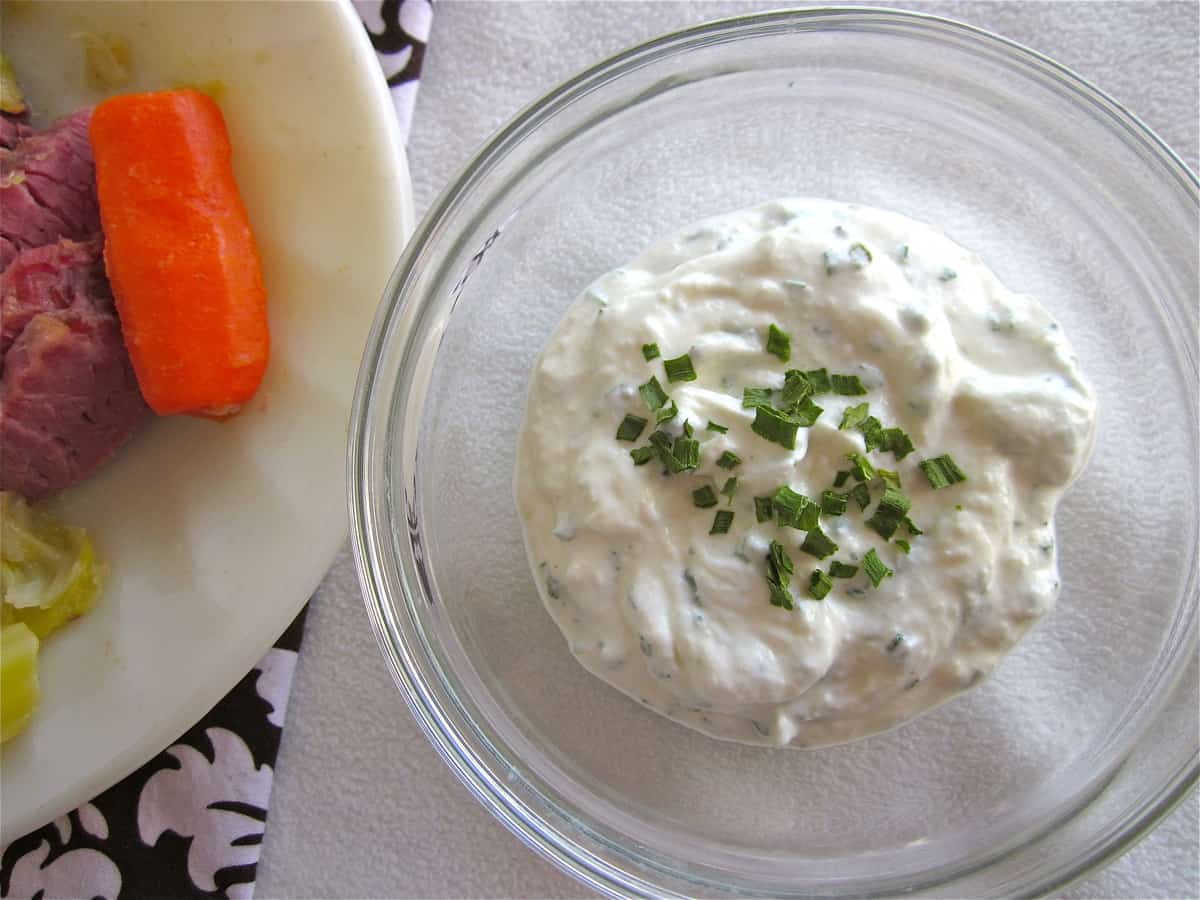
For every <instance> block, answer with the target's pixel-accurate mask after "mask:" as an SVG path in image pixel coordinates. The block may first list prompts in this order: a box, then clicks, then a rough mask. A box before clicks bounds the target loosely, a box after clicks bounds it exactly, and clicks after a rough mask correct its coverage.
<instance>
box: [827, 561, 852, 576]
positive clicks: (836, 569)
mask: <svg viewBox="0 0 1200 900" xmlns="http://www.w3.org/2000/svg"><path fill="white" fill-rule="evenodd" d="M829 574H830V575H832V576H833V577H834V578H853V577H854V576H855V575H857V574H858V566H852V565H850V564H849V563H844V562H840V561H838V560H836V559H835V560H834V561H833V562H831V563H830V564H829Z"/></svg>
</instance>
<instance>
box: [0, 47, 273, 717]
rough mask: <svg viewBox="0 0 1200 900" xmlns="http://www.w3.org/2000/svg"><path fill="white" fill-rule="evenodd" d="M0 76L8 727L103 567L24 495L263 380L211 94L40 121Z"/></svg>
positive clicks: (252, 276) (90, 599) (259, 299)
mask: <svg viewBox="0 0 1200 900" xmlns="http://www.w3.org/2000/svg"><path fill="white" fill-rule="evenodd" d="M93 45H94V42H92V44H89V48H90V55H89V65H90V64H91V62H93V61H94V60H93V59H92V57H93V56H95V55H96V54H97V53H99V52H100V50H98V49H97V48H96V47H95V46H93ZM104 46H105V47H106V48H107V49H108V50H109V51H112V52H111V53H109V56H111V57H112V58H111V59H110V58H109V57H104V59H102V60H101V62H100V63H97V65H104V66H107V65H108V63H112V62H114V61H115V62H116V63H120V62H121V59H119V58H118V57H119V56H120V54H119V53H117V52H116V51H115V50H113V46H117V49H118V50H119V49H120V48H119V45H112V42H111V41H110V42H108V43H106V44H105V45H104ZM91 51H94V52H91ZM126 55H127V54H126ZM97 58H99V57H97ZM126 62H127V60H126ZM105 72H106V73H107V76H114V72H115V70H114V69H113V68H112V66H108V68H106V69H105ZM115 74H116V75H119V74H120V73H119V72H116V73H115ZM0 90H2V94H0V565H2V568H0V600H2V603H0V609H2V611H3V622H2V627H3V648H2V650H3V661H2V665H3V681H2V683H0V691H2V693H3V697H2V700H3V728H2V730H0V740H8V739H9V738H10V737H12V736H13V735H15V734H16V733H18V732H19V731H20V730H21V729H22V728H24V727H25V724H26V723H27V722H28V721H29V719H30V717H31V716H32V715H33V711H34V707H35V706H36V704H37V699H38V680H37V653H38V647H39V642H40V641H41V640H44V639H45V638H46V637H47V636H48V635H49V634H51V633H52V632H53V631H55V630H56V629H57V628H59V627H60V626H62V625H63V624H64V623H65V622H67V621H69V620H70V619H73V618H75V617H77V616H79V615H82V614H83V613H84V612H86V611H87V610H88V609H90V608H91V607H92V605H93V604H94V603H95V600H96V597H97V595H98V594H99V592H100V588H101V582H102V574H103V573H102V570H101V567H100V566H99V565H98V564H97V562H96V559H95V554H94V552H93V550H92V544H91V541H90V540H89V538H88V536H87V535H86V533H84V532H83V531H82V530H81V529H77V528H71V527H68V526H65V525H62V524H60V523H58V522H57V521H56V520H55V519H53V518H52V517H51V516H50V515H49V514H48V513H46V512H44V511H40V510H38V509H36V508H34V507H31V506H30V505H29V504H28V503H27V502H26V501H27V500H40V499H43V498H47V497H50V496H52V495H54V494H57V493H58V492H60V491H62V490H64V489H66V488H69V487H71V486H72V485H75V484H78V483H79V482H80V481H82V480H84V479H85V478H87V477H88V476H90V475H91V474H92V473H93V472H95V471H96V469H98V468H99V467H100V466H101V465H103V464H104V463H105V462H106V461H107V460H108V459H110V458H111V457H112V456H113V455H114V454H115V453H116V452H117V450H118V449H119V448H120V447H121V446H122V445H124V444H125V443H126V442H127V441H128V440H129V439H130V438H131V437H132V436H133V434H134V432H135V431H136V430H137V429H138V427H139V426H140V425H141V424H142V423H143V422H144V421H146V420H147V419H148V418H149V417H150V414H151V410H152V409H153V411H155V412H157V413H159V414H162V415H167V414H170V413H194V414H197V415H206V416H217V417H223V416H227V415H231V414H232V413H234V412H236V411H237V409H238V408H239V406H240V405H241V404H243V403H245V402H246V401H247V400H248V399H249V398H250V397H251V396H253V394H254V392H255V390H256V389H257V387H258V385H259V382H260V381H261V379H262V375H263V370H264V368H265V366H266V362H267V355H268V348H269V337H268V333H267V321H266V296H265V292H264V290H263V282H262V274H261V271H260V268H259V262H258V252H257V249H256V247H255V243H254V238H253V235H252V234H251V233H250V227H249V223H248V222H247V219H246V213H245V210H244V209H243V207H242V203H241V199H240V197H239V196H238V193H237V186H236V185H235V184H234V181H233V173H232V170H231V169H230V147H229V140H228V136H227V135H226V132H225V125H224V120H223V119H222V117H221V113H220V110H219V109H217V107H216V105H215V104H214V103H213V102H212V100H211V99H209V98H208V97H206V96H204V95H203V94H200V93H199V92H197V91H192V90H182V91H168V92H163V93H155V94H139V95H130V96H125V97H118V98H114V99H111V100H108V101H105V102H104V103H102V104H101V105H100V106H99V107H98V108H97V109H96V111H95V112H94V113H93V111H92V110H90V109H83V110H79V111H78V112H75V113H73V114H71V115H68V116H65V117H63V118H62V119H59V120H58V121H57V122H55V123H54V124H52V125H51V126H50V127H49V128H47V129H46V130H44V131H40V132H39V131H35V130H34V129H33V128H32V127H31V126H30V125H29V123H28V109H27V107H26V105H25V103H24V98H23V96H22V95H21V92H20V88H19V86H17V84H16V80H15V77H14V74H13V72H12V68H11V66H10V65H9V64H8V62H7V60H6V59H3V58H2V57H0ZM93 152H94V153H95V158H96V159H97V160H98V161H99V171H98V173H97V169H96V166H95V164H94V163H93ZM97 176H98V181H99V185H97ZM102 223H103V228H102V227H101V226H102ZM114 292H115V293H116V295H117V296H116V298H115V303H114ZM147 400H148V401H150V402H149V403H147Z"/></svg>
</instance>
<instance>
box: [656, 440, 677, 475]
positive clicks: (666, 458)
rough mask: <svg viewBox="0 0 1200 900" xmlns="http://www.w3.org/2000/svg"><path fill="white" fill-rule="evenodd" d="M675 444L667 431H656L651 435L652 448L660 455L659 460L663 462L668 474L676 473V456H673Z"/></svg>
mask: <svg viewBox="0 0 1200 900" xmlns="http://www.w3.org/2000/svg"><path fill="white" fill-rule="evenodd" d="M674 443H675V442H674V441H673V440H672V439H671V436H670V435H669V434H667V433H666V432H665V431H656V432H654V434H652V435H650V446H651V447H653V448H654V452H655V453H657V454H658V458H659V459H661V460H662V464H663V465H664V466H665V467H666V469H667V471H668V472H673V471H675V470H674V468H673V464H674V456H673V455H672V449H673V447H674Z"/></svg>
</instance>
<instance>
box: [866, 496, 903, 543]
mask: <svg viewBox="0 0 1200 900" xmlns="http://www.w3.org/2000/svg"><path fill="white" fill-rule="evenodd" d="M910 508H912V501H910V500H909V499H908V497H907V496H906V495H905V494H904V492H903V491H898V490H896V489H895V488H890V487H889V488H884V489H883V496H882V497H880V498H879V506H877V507H876V508H875V514H874V515H873V516H871V518H869V519H867V524H868V525H869V526H870V527H871V528H874V529H875V531H877V532H878V533H879V535H880V537H883V538H885V539H887V538H890V537H891V536H892V535H893V534H895V533H896V529H897V528H898V527H900V523H901V522H903V521H904V519H905V517H906V516H907V514H908V511H909V509H910Z"/></svg>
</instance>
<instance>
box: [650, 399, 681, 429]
mask: <svg viewBox="0 0 1200 900" xmlns="http://www.w3.org/2000/svg"><path fill="white" fill-rule="evenodd" d="M677 415H679V407H678V406H676V405H675V401H674V400H671V401H670V402H669V403H667V405H666V406H664V407H663V408H662V409H660V410H659V411H658V412H656V413H655V414H654V423H655V424H656V425H661V424H662V423H663V422H670V421H671V420H672V419H673V418H675V417H676V416H677Z"/></svg>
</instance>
